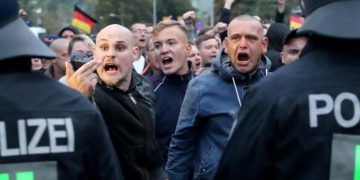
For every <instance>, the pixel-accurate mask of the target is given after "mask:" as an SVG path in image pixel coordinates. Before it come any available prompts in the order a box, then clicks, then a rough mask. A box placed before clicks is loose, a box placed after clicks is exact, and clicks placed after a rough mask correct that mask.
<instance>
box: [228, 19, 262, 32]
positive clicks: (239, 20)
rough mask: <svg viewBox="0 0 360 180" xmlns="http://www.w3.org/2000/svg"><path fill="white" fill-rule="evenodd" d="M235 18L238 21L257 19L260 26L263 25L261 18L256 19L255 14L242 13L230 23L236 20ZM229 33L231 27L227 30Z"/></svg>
mask: <svg viewBox="0 0 360 180" xmlns="http://www.w3.org/2000/svg"><path fill="white" fill-rule="evenodd" d="M235 20H236V21H256V22H259V27H262V23H261V22H260V21H259V19H256V18H255V17H254V16H250V15H248V14H242V15H239V16H236V17H235V18H234V19H232V20H231V21H230V24H231V22H232V21H235ZM230 24H229V25H230ZM227 33H229V28H228V30H227ZM228 35H229V34H228Z"/></svg>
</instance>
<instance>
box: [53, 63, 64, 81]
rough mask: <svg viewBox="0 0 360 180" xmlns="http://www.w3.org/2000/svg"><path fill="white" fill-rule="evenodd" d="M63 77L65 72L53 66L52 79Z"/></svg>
mask: <svg viewBox="0 0 360 180" xmlns="http://www.w3.org/2000/svg"><path fill="white" fill-rule="evenodd" d="M63 76H65V71H64V70H63V69H61V68H59V67H57V66H54V78H55V79H56V80H59V79H60V78H61V77H63Z"/></svg>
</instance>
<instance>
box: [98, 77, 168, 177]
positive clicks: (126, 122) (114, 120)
mask: <svg viewBox="0 0 360 180" xmlns="http://www.w3.org/2000/svg"><path fill="white" fill-rule="evenodd" d="M154 99H155V96H154V93H153V92H152V86H151V85H150V83H148V82H147V81H146V80H145V78H144V77H143V76H141V75H139V74H137V73H136V72H135V71H133V73H132V78H131V83H130V87H129V90H128V91H126V92H124V91H122V90H120V89H118V88H116V87H112V86H106V85H105V84H104V83H99V84H98V85H97V86H96V91H95V102H96V105H97V106H98V107H99V109H100V111H101V113H102V115H103V116H104V119H105V121H106V124H107V127H108V129H109V133H110V136H111V139H112V142H113V144H114V147H115V151H116V152H117V155H118V158H119V161H120V163H121V166H122V171H123V173H124V177H125V179H134V180H136V179H144V180H146V179H149V178H150V177H151V176H152V174H154V173H157V172H156V171H161V165H162V159H161V154H160V150H159V147H158V146H157V144H156V142H155V122H154V120H155V113H154Z"/></svg>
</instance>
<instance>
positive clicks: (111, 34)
mask: <svg viewBox="0 0 360 180" xmlns="http://www.w3.org/2000/svg"><path fill="white" fill-rule="evenodd" d="M115 37H120V38H121V39H126V40H127V41H128V42H129V44H130V45H132V46H134V45H135V39H134V35H133V33H132V32H131V31H130V30H129V29H128V28H126V27H124V26H121V25H119V24H111V25H109V26H106V27H105V28H103V29H102V30H101V31H100V32H99V33H98V35H97V36H96V43H99V42H100V41H101V40H106V39H111V38H115Z"/></svg>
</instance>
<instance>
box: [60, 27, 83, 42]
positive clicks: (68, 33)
mask: <svg viewBox="0 0 360 180" xmlns="http://www.w3.org/2000/svg"><path fill="white" fill-rule="evenodd" d="M77 34H80V31H79V30H78V29H77V28H76V27H75V26H72V25H69V26H66V27H64V28H62V29H61V30H60V31H59V33H58V37H59V38H65V39H71V38H72V37H73V36H74V35H77Z"/></svg>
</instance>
